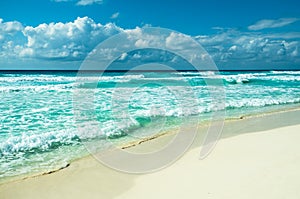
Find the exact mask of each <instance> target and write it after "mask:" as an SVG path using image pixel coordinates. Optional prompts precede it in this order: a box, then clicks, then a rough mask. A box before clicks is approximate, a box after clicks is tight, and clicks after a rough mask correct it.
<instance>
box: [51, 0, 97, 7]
mask: <svg viewBox="0 0 300 199" xmlns="http://www.w3.org/2000/svg"><path fill="white" fill-rule="evenodd" d="M53 1H54V2H72V1H74V0H53ZM102 3H103V0H79V1H77V3H76V5H78V6H87V5H93V4H102Z"/></svg>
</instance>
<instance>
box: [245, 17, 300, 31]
mask: <svg viewBox="0 0 300 199" xmlns="http://www.w3.org/2000/svg"><path fill="white" fill-rule="evenodd" d="M296 21H299V19H298V18H280V19H275V20H272V19H264V20H260V21H258V22H256V23H255V24H253V25H251V26H248V29H249V30H262V29H266V28H280V27H283V26H287V25H289V24H292V23H295V22H296Z"/></svg>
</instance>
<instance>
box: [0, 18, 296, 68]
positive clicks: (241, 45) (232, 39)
mask: <svg viewBox="0 0 300 199" xmlns="http://www.w3.org/2000/svg"><path fill="white" fill-rule="evenodd" d="M142 30H143V29H141V28H139V27H136V28H134V29H122V28H120V27H118V26H116V25H115V24H113V23H108V24H100V23H96V22H95V21H93V20H92V19H91V18H89V17H82V18H80V17H78V18H77V19H75V20H74V21H71V22H66V23H61V22H58V23H49V24H45V23H44V24H40V25H38V26H35V27H32V26H26V27H24V26H23V25H22V24H21V23H20V22H17V21H9V22H5V21H3V20H2V19H0V57H1V58H0V59H7V58H9V59H10V60H18V59H20V57H22V58H28V57H29V58H31V59H34V60H37V61H39V60H49V61H51V60H58V61H76V60H83V59H84V58H85V56H86V55H87V54H88V53H89V52H91V51H92V50H93V49H94V47H95V46H96V45H98V44H99V43H100V42H102V41H103V40H105V39H107V38H108V37H110V36H112V35H115V34H117V33H120V32H125V33H126V34H127V38H128V39H129V40H130V39H132V40H133V41H134V43H133V44H134V45H135V47H136V48H145V47H146V48H147V47H149V46H150V47H151V46H159V44H163V45H165V46H166V47H168V48H169V49H173V50H179V51H181V50H185V49H186V50H189V49H193V45H191V44H190V42H189V37H187V36H185V35H183V34H180V33H175V32H173V33H171V34H170V35H164V36H162V35H160V34H158V35H151V34H146V33H145V32H143V31H142ZM194 39H195V40H197V41H199V43H200V44H201V45H202V46H203V47H204V48H205V50H206V51H208V53H209V54H210V55H211V56H212V57H213V59H214V60H215V61H216V62H217V64H218V65H220V66H223V65H233V64H238V65H247V64H261V65H263V64H266V63H269V64H271V63H277V62H280V63H291V64H295V65H297V64H298V65H299V64H300V53H299V49H300V33H299V32H285V33H269V34H263V33H260V32H241V31H236V30H233V29H229V30H228V29H224V30H223V31H218V33H217V34H214V35H199V36H196V37H194ZM93 52H94V51H93ZM102 53H103V54H105V55H107V56H110V54H112V53H111V52H109V51H107V52H102ZM199 56H202V55H199ZM130 59H134V60H141V61H143V60H144V61H146V62H151V61H155V60H157V59H160V60H163V61H172V60H174V62H175V61H176V58H174V57H172V56H170V55H166V54H165V53H163V52H155V53H154V52H152V53H151V52H146V51H140V52H136V53H135V54H127V53H123V54H122V55H121V56H120V58H119V60H120V61H124V62H125V61H128V60H130ZM0 61H1V60H0Z"/></svg>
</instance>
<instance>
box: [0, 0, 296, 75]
mask: <svg viewBox="0 0 300 199" xmlns="http://www.w3.org/2000/svg"><path fill="white" fill-rule="evenodd" d="M299 8H300V1H299V0H273V1H264V0H244V1H243V0H239V1H238V0H229V1H228V0H222V1H221V0H209V1H201V0H184V1H183V0H176V1H174V0H151V1H148V0H143V1H141V0H39V1H36V0H26V1H23V0H9V1H8V0H3V1H0V69H2V70H6V69H8V70H15V69H24V70H28V69H40V70H41V69H42V70H49V69H61V70H70V69H77V68H78V67H79V66H80V64H81V62H82V60H84V58H85V57H86V55H87V54H88V53H90V52H91V51H92V50H93V49H94V48H95V46H96V45H97V44H99V43H100V42H102V41H104V40H105V39H107V38H109V37H110V36H112V35H115V34H117V33H121V32H132V31H135V30H138V29H139V28H141V27H145V26H152V27H163V28H169V29H172V30H176V31H178V32H182V33H184V34H187V35H190V36H191V37H192V38H193V39H195V40H197V41H198V42H199V43H200V44H201V45H202V46H203V47H204V48H205V50H206V51H207V52H208V53H209V54H210V55H211V57H212V58H213V60H214V61H215V63H216V64H217V66H218V67H219V69H223V70H224V69H227V70H234V69H236V70H241V69H274V70H276V69H300V9H299ZM175 42H176V41H175ZM154 54H155V53H154ZM143 55H149V52H137V53H136V54H133V55H132V56H131V57H138V58H139V59H141V60H142V59H143ZM146 57H147V56H146ZM122 59H124V56H123V57H121V58H120V60H122ZM183 69H184V68H183Z"/></svg>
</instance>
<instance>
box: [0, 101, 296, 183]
mask: <svg viewBox="0 0 300 199" xmlns="http://www.w3.org/2000/svg"><path fill="white" fill-rule="evenodd" d="M290 112H299V115H300V107H299V106H298V105H290V107H288V108H287V109H284V108H283V107H282V108H280V109H275V110H272V111H268V112H261V113H253V114H252V113H250V114H245V115H242V116H239V117H231V118H225V120H224V124H225V123H227V124H229V123H236V122H240V121H244V120H259V119H260V118H265V117H269V116H271V117H272V116H275V115H277V114H286V113H290ZM211 122H213V121H204V122H200V123H199V125H198V128H200V129H202V130H201V131H206V130H207V129H208V125H210V123H211ZM299 124H300V121H299ZM279 127H280V126H279ZM273 128H274V127H273ZM277 128H278V127H277ZM223 130H224V129H223ZM176 131H177V128H172V129H168V130H165V131H163V132H161V133H158V134H155V135H152V136H149V137H145V138H143V139H139V140H136V141H129V142H127V143H122V144H120V145H118V146H117V148H119V149H122V150H124V149H125V150H129V151H130V150H131V149H132V148H136V147H140V145H143V144H145V143H146V144H147V142H151V141H153V140H154V141H155V140H156V139H164V138H167V140H168V141H170V139H172V138H168V137H171V136H174V135H175V134H176ZM246 133H249V132H246ZM241 134H244V133H237V134H232V135H227V134H226V135H225V134H223V133H221V137H220V138H219V140H218V141H220V140H221V139H227V138H231V137H234V136H238V135H241ZM202 136H203V135H202ZM203 139H204V137H201V141H203ZM196 142H197V143H198V145H199V144H200V145H201V143H200V142H199V138H198V139H196ZM191 148H194V147H192V146H191V147H190V148H189V149H188V150H191ZM133 151H134V150H133ZM90 157H92V155H91V154H90V153H89V152H88V154H87V155H86V156H82V157H78V158H76V159H74V160H72V161H70V162H67V163H66V164H65V165H63V166H61V167H58V168H56V169H52V170H48V171H44V172H40V173H29V174H28V175H27V174H25V175H24V176H13V177H8V178H7V179H3V180H2V181H1V180H0V186H1V185H3V184H7V183H14V182H18V181H23V180H26V179H31V178H37V177H40V176H45V175H50V174H53V173H56V172H60V171H61V170H64V169H67V168H68V167H69V166H70V165H71V164H74V163H76V162H77V161H81V160H84V159H86V158H90Z"/></svg>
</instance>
